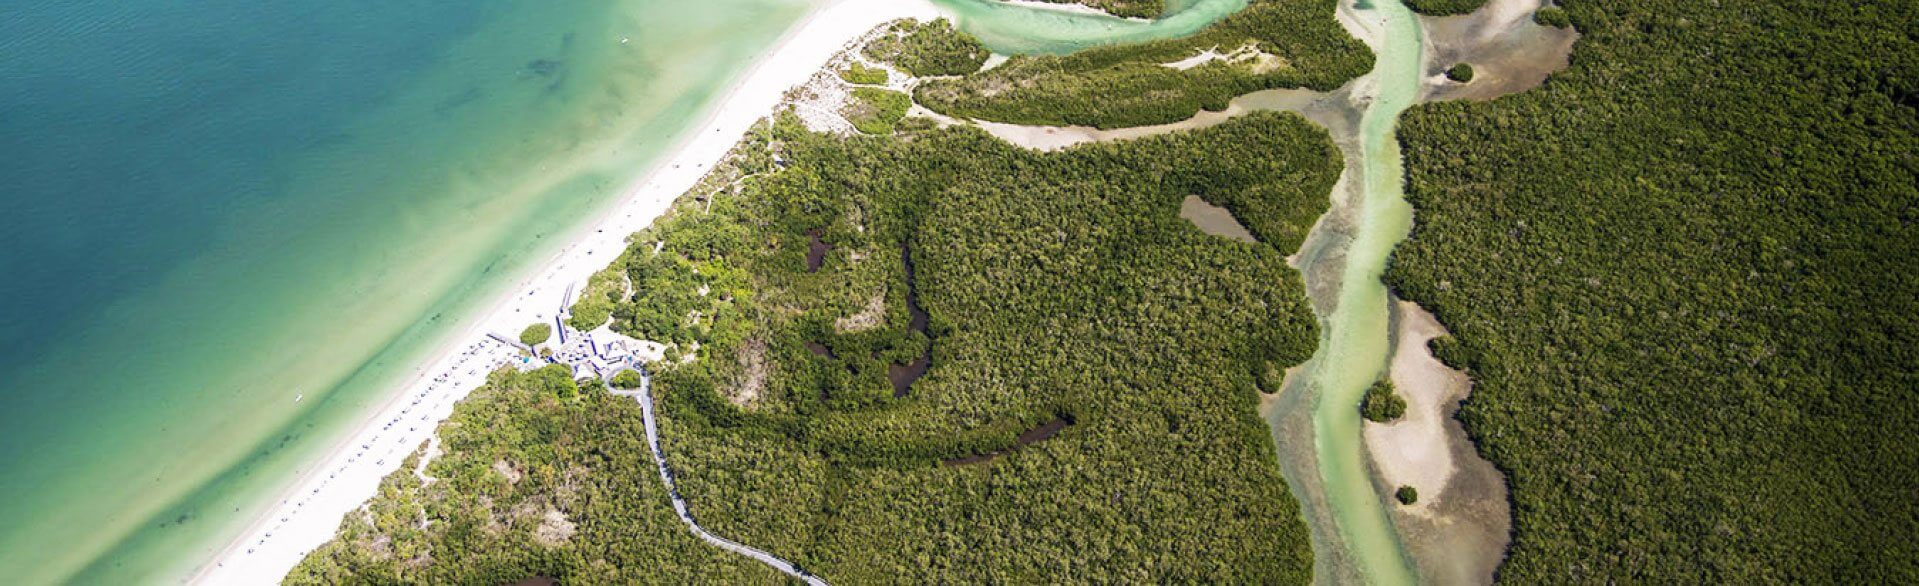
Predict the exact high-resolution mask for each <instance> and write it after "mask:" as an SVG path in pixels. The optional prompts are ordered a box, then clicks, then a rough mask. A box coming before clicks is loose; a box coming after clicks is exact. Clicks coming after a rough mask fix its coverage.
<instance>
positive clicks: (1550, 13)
mask: <svg viewBox="0 0 1919 586" xmlns="http://www.w3.org/2000/svg"><path fill="white" fill-rule="evenodd" d="M1533 22H1536V23H1539V24H1541V25H1543V26H1550V27H1554V28H1566V27H1569V26H1572V25H1573V21H1572V17H1569V16H1566V9H1564V8H1560V7H1558V6H1546V7H1542V8H1540V9H1539V11H1538V12H1534V13H1533Z"/></svg>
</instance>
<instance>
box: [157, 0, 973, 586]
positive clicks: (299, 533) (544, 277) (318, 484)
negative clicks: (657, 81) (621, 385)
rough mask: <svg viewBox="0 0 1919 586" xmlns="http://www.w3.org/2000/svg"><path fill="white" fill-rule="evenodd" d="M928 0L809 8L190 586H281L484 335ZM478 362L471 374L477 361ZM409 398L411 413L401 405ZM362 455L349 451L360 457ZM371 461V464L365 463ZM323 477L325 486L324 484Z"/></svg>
mask: <svg viewBox="0 0 1919 586" xmlns="http://www.w3.org/2000/svg"><path fill="white" fill-rule="evenodd" d="M939 15H940V12H939V10H938V9H937V8H936V7H934V6H933V5H932V4H931V3H930V2H928V1H927V0H909V1H900V0H829V1H827V2H824V3H822V4H821V5H819V6H816V7H813V8H812V9H811V10H809V11H808V12H807V14H806V15H805V16H803V17H801V19H800V20H799V21H798V22H796V23H795V24H793V25H792V27H791V28H790V29H789V30H788V32H787V33H786V34H785V35H783V36H782V37H781V38H780V39H779V40H777V41H775V42H774V44H773V46H772V48H771V49H769V50H768V51H767V52H766V53H765V54H763V55H762V56H761V57H759V58H757V59H756V60H755V61H754V63H753V65H751V66H750V67H748V68H747V70H746V71H745V72H744V73H743V74H742V75H741V76H740V77H739V78H737V79H736V80H735V81H734V82H733V83H732V84H731V85H729V86H728V88H727V89H726V90H725V92H723V94H722V97H720V98H719V99H718V100H717V101H715V102H713V105H712V106H710V107H709V108H708V109H707V110H706V112H705V113H704V114H703V115H702V118H701V122H700V123H699V124H697V125H695V126H693V127H690V128H688V129H687V130H686V131H684V133H685V134H683V136H682V137H681V138H680V139H678V140H677V141H676V142H675V144H674V145H673V146H672V147H671V148H669V149H668V150H667V151H665V152H666V153H668V154H667V155H666V156H665V157H663V158H661V159H660V160H659V161H657V162H654V163H653V164H651V165H650V167H649V168H648V169H647V170H646V171H645V172H644V173H642V174H639V175H638V176H637V178H636V179H635V180H634V181H633V182H632V183H630V184H629V185H628V187H627V188H626V189H624V190H623V191H624V192H625V195H623V196H621V197H620V198H619V199H618V200H617V201H616V203H610V204H608V205H607V207H606V211H605V213H602V214H599V219H598V220H597V221H593V222H583V223H581V225H580V226H578V227H577V228H575V229H574V231H573V233H572V234H571V235H570V236H569V238H568V239H567V242H568V244H567V245H565V246H564V247H562V248H561V249H560V250H559V251H558V252H556V253H554V254H553V255H552V257H551V258H549V259H548V260H547V261H545V262H543V263H540V264H538V265H537V267H536V268H535V269H532V270H529V271H527V273H526V274H527V275H528V276H527V277H525V278H522V279H519V280H518V281H517V283H516V284H515V285H514V286H513V287H511V288H509V289H508V290H507V291H506V292H503V293H502V294H500V295H499V296H498V297H496V298H495V299H496V300H495V301H493V302H492V303H490V304H488V307H489V309H488V310H486V311H485V312H483V313H480V314H478V315H477V316H475V317H472V318H469V319H468V320H467V321H469V322H470V323H471V324H472V325H470V326H468V327H466V328H462V329H458V331H460V332H462V333H461V334H459V335H457V336H454V337H452V338H451V339H450V340H448V341H447V342H446V343H444V344H442V345H440V349H439V350H438V351H436V352H434V353H433V354H432V358H431V359H429V360H428V361H426V362H425V364H427V365H429V366H430V368H424V369H417V370H416V374H415V375H413V376H412V377H411V378H409V379H406V380H405V381H396V386H398V387H399V389H398V390H397V391H396V392H394V393H392V394H391V395H389V396H388V398H387V399H385V400H384V401H383V402H382V403H381V404H380V407H379V408H378V409H377V410H373V411H372V412H371V413H370V414H369V415H368V416H367V417H366V419H365V421H364V422H363V423H361V424H360V425H358V426H357V427H355V431H353V432H352V433H351V434H348V435H346V436H345V437H343V438H342V439H341V440H339V441H338V442H336V445H335V446H334V447H332V448H331V449H329V450H327V451H326V452H325V455H324V456H322V457H320V458H317V459H315V460H314V462H316V463H318V464H319V465H316V466H314V467H312V468H308V469H306V470H305V471H303V472H301V473H300V474H299V477H298V478H297V479H296V480H295V481H294V482H292V483H290V484H289V485H288V488H287V489H285V490H283V491H281V492H279V493H277V494H276V495H275V499H274V502H275V504H274V505H271V508H270V509H269V510H267V511H266V512H265V513H263V514H261V515H260V516H259V517H258V518H256V519H254V520H253V521H251V522H249V523H248V524H247V526H246V529H245V530H244V531H242V532H240V533H238V534H237V535H236V536H235V537H234V538H233V539H232V540H231V541H230V542H229V543H228V544H227V545H226V546H224V547H222V548H221V549H220V551H219V553H218V554H217V555H215V556H214V557H213V558H212V559H209V560H204V561H202V562H201V564H200V565H198V566H196V567H194V568H193V569H192V570H191V578H190V579H189V581H190V582H192V583H198V584H243V583H244V584H252V583H258V582H260V581H261V580H260V578H261V576H265V575H271V576H273V577H274V578H273V579H274V580H276V581H277V580H278V579H280V578H282V577H284V576H285V575H286V573H287V572H288V571H289V570H291V569H292V568H293V567H294V566H295V565H297V564H298V563H299V562H300V560H302V559H304V558H305V556H306V554H307V553H308V552H310V551H311V550H313V549H314V548H316V547H318V546H320V545H322V544H324V543H325V542H326V541H328V540H330V539H332V538H333V536H334V534H335V533H336V532H337V529H338V527H339V524H340V520H341V519H342V518H343V517H344V516H345V515H346V513H348V512H349V511H352V510H353V509H355V508H358V507H360V506H361V505H362V504H363V503H364V502H366V500H367V499H368V498H370V497H372V496H373V495H374V494H376V493H377V491H378V487H379V484H380V482H381V480H382V479H384V478H385V477H386V476H387V475H388V474H390V473H392V472H393V471H395V470H398V469H399V467H400V463H401V461H403V460H404V459H405V458H406V457H407V456H408V455H410V454H412V453H413V452H414V451H415V450H416V449H417V448H418V447H419V446H420V445H421V444H422V443H423V442H425V441H427V439H428V438H429V437H431V436H432V435H433V432H434V431H435V430H436V429H437V428H438V426H439V424H440V422H441V421H444V420H445V419H446V418H447V417H448V416H450V415H451V413H452V408H453V404H454V403H456V402H458V401H459V400H460V399H461V398H464V397H465V395H466V394H467V393H468V392H470V391H472V390H473V389H474V388H477V386H478V385H479V384H480V383H483V382H484V381H485V378H486V375H487V374H488V373H489V372H491V371H492V370H493V368H494V367H495V366H497V364H494V363H492V361H500V362H503V361H506V360H510V359H511V358H512V357H513V356H514V355H515V350H514V349H512V348H511V347H509V346H506V345H505V344H500V343H498V342H494V341H492V340H491V339H489V338H488V334H494V333H497V334H500V335H503V336H513V335H516V334H517V333H518V332H519V330H520V328H523V327H525V326H526V325H527V324H530V323H534V322H540V321H546V320H549V319H551V318H552V317H553V316H554V315H555V314H556V313H557V310H558V309H559V307H560V304H561V303H563V302H564V301H565V299H564V296H566V295H567V294H568V293H569V292H571V291H572V290H573V289H575V288H576V287H581V286H583V285H584V284H585V282H586V279H587V278H588V277H590V276H591V275H593V274H594V273H596V272H599V271H600V270H601V269H603V268H605V266H606V265H607V263H609V262H611V261H612V259H613V258H615V257H617V256H618V255H619V254H620V253H621V252H623V251H624V250H625V249H626V246H627V242H626V239H627V237H628V236H630V235H632V234H633V233H635V232H638V231H639V230H641V229H643V228H645V227H646V226H647V225H649V224H651V223H652V221H653V220H654V219H655V218H657V217H659V216H660V215H661V214H663V213H664V212H665V211H666V210H667V209H668V208H669V207H670V206H671V204H672V202H673V201H674V200H676V199H678V198H679V197H680V196H681V195H682V194H684V193H685V192H686V191H687V190H688V189H691V188H692V187H693V186H694V185H696V184H697V183H698V181H699V180H700V178H702V177H704V176H705V175H706V173H707V172H708V171H709V170H710V168H711V166H712V165H714V164H716V163H717V162H719V161H720V160H721V159H722V158H723V157H724V156H725V155H726V153H727V152H728V151H730V150H731V149H732V147H733V145H734V144H736V143H738V142H739V140H740V138H741V137H742V136H744V135H745V133H746V132H747V130H749V129H750V128H751V127H752V125H753V124H755V123H756V122H758V121H759V120H761V119H763V118H765V117H766V116H768V115H769V114H771V113H772V112H773V111H774V109H775V108H776V107H777V106H778V105H779V103H780V102H781V100H782V99H783V97H784V96H785V94H786V93H787V91H789V90H790V89H792V88H794V87H796V86H799V85H801V84H804V83H805V82H806V81H807V79H809V78H810V77H811V76H812V75H813V74H814V72H816V71H818V70H819V69H820V68H821V67H823V66H824V65H826V64H827V62H828V61H829V60H830V59H832V57H833V56H834V55H836V54H838V53H839V52H840V51H841V50H842V49H844V48H845V47H846V45H847V44H848V43H850V42H852V41H854V40H856V39H858V38H860V37H861V36H862V35H864V34H866V33H867V32H868V31H870V30H872V29H873V28H874V27H877V26H879V25H881V24H884V23H886V22H890V21H892V20H896V19H900V18H931V17H937V16H939ZM476 360H477V361H478V363H475V361H476ZM408 396H413V397H415V399H414V400H413V401H411V402H407V401H406V398H407V397H408ZM356 447H357V448H358V450H357V451H355V448H356ZM369 460H371V461H369ZM323 475H324V476H323Z"/></svg>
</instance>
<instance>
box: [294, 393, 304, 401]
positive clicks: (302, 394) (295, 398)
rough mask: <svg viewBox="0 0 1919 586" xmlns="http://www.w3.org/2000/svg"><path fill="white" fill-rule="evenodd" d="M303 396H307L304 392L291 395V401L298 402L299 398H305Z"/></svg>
mask: <svg viewBox="0 0 1919 586" xmlns="http://www.w3.org/2000/svg"><path fill="white" fill-rule="evenodd" d="M305 398H307V395H306V393H300V394H298V395H294V396H293V402H295V403H298V402H300V399H305Z"/></svg>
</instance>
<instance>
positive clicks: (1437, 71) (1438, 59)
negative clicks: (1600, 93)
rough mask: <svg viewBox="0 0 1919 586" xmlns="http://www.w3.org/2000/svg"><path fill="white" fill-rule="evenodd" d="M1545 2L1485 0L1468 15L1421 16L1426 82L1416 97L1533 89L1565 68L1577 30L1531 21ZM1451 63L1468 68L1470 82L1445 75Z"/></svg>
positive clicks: (1481, 96) (1485, 95)
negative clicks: (1457, 80) (1471, 76)
mask: <svg viewBox="0 0 1919 586" xmlns="http://www.w3.org/2000/svg"><path fill="white" fill-rule="evenodd" d="M1545 4H1546V2H1545V0H1491V1H1489V2H1487V3H1486V5H1485V6H1482V7H1480V9H1479V10H1477V11H1474V12H1473V13H1471V14H1464V15H1459V16H1421V17H1419V18H1420V26H1421V27H1423V28H1424V29H1425V30H1426V38H1425V42H1426V48H1425V51H1426V60H1427V61H1426V73H1427V76H1426V81H1425V87H1424V88H1422V91H1421V93H1422V95H1421V97H1420V101H1422V102H1435V101H1444V100H1490V99H1493V98H1497V97H1499V96H1503V95H1506V94H1512V93H1518V92H1523V91H1526V90H1529V89H1532V88H1536V87H1539V85H1540V84H1542V83H1545V82H1546V78H1547V77H1548V76H1550V75H1552V73H1553V72H1555V71H1559V70H1561V69H1565V68H1566V66H1567V65H1568V63H1569V58H1570V56H1571V55H1572V48H1573V43H1574V42H1575V41H1578V40H1579V33H1578V32H1576V31H1574V30H1573V29H1571V28H1563V29H1561V28H1554V27H1550V26H1544V25H1540V24H1538V23H1535V22H1533V13H1534V12H1535V11H1537V10H1538V9H1539V8H1540V7H1541V6H1544V5H1545ZM1455 63H1469V64H1472V66H1473V80H1472V82H1471V83H1459V82H1455V81H1452V80H1450V79H1447V78H1446V76H1445V74H1444V73H1443V72H1444V71H1445V70H1446V68H1448V67H1452V66H1453V64H1455Z"/></svg>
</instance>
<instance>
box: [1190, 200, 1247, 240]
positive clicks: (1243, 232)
mask: <svg viewBox="0 0 1919 586" xmlns="http://www.w3.org/2000/svg"><path fill="white" fill-rule="evenodd" d="M1179 217H1181V218H1185V219H1186V221H1188V222H1192V223H1193V227H1195V228H1199V231H1201V232H1205V233H1207V234H1212V235H1214V236H1219V237H1222V238H1230V239H1233V240H1238V241H1240V242H1259V239H1258V238H1254V237H1253V233H1252V232H1251V231H1248V230H1247V229H1246V226H1244V225H1241V224H1240V223H1239V219H1237V218H1234V217H1233V213H1232V212H1229V211H1226V208H1222V207H1219V206H1216V205H1213V204H1210V203H1207V202H1206V200H1204V199H1200V198H1199V196H1197V195H1188V196H1186V200H1185V201H1182V202H1180V204H1179Z"/></svg>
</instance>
